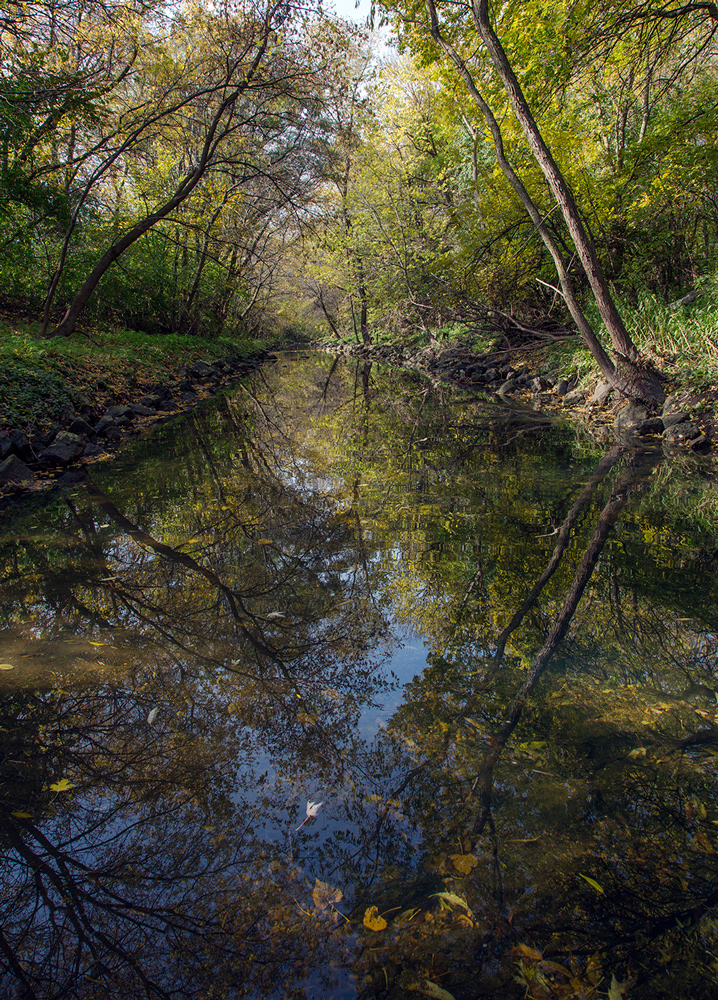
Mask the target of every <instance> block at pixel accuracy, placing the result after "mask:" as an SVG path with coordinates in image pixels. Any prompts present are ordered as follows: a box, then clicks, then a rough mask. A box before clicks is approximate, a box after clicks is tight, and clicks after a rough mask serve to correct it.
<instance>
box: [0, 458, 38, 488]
mask: <svg viewBox="0 0 718 1000" xmlns="http://www.w3.org/2000/svg"><path fill="white" fill-rule="evenodd" d="M34 478H35V476H34V475H33V473H32V472H31V471H30V469H28V467H27V466H26V465H24V464H23V463H22V462H21V461H20V459H19V458H18V457H17V455H9V456H8V457H7V458H6V459H5V461H4V462H1V463H0V483H27V482H30V481H31V480H33V479H34Z"/></svg>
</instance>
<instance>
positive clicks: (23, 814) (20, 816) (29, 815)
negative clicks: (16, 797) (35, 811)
mask: <svg viewBox="0 0 718 1000" xmlns="http://www.w3.org/2000/svg"><path fill="white" fill-rule="evenodd" d="M10 815H11V816H14V817H15V819H32V813H26V812H21V811H20V810H19V809H14V810H13V811H12V812H11V813H10Z"/></svg>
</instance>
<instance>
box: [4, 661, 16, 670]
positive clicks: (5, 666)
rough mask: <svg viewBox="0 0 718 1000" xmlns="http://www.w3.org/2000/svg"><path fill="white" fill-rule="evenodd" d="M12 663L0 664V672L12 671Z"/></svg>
mask: <svg viewBox="0 0 718 1000" xmlns="http://www.w3.org/2000/svg"><path fill="white" fill-rule="evenodd" d="M14 669H15V667H14V666H13V665H12V663H0V670H14Z"/></svg>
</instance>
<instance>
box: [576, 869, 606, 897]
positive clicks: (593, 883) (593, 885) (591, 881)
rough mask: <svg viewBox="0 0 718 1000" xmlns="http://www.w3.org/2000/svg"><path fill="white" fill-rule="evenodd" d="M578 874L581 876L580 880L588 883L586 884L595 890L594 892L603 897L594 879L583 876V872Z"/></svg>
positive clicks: (600, 888)
mask: <svg viewBox="0 0 718 1000" xmlns="http://www.w3.org/2000/svg"><path fill="white" fill-rule="evenodd" d="M578 874H579V875H580V876H581V878H582V879H585V880H586V882H588V884H589V885H590V886H591V887H592V888H594V889H595V890H596V892H600V893H601V895H603V888H602V886H600V885H599V884H598V882H597V881H596V879H595V878H589V876H588V875H584V874H583V872H579V873H578Z"/></svg>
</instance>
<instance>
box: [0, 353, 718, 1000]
mask: <svg viewBox="0 0 718 1000" xmlns="http://www.w3.org/2000/svg"><path fill="white" fill-rule="evenodd" d="M717 513H718V494H717V493H716V483H715V478H714V470H713V468H712V466H710V464H707V463H706V462H705V461H704V460H700V459H698V458H696V457H695V456H684V457H680V458H676V459H672V460H666V459H664V457H663V456H662V454H661V453H660V451H659V450H656V451H650V450H649V451H644V452H636V451H631V450H629V449H627V448H625V447H622V446H620V445H616V446H614V447H612V448H609V449H608V450H607V451H605V452H602V451H601V450H600V449H599V448H598V446H597V445H596V444H595V442H594V441H592V440H591V439H590V438H589V437H588V436H587V435H585V434H583V433H582V432H581V431H580V430H579V429H577V428H576V427H574V426H571V425H569V424H564V423H561V422H560V421H557V420H556V419H555V418H553V417H549V416H546V415H544V414H541V413H540V412H536V411H534V410H533V409H531V408H530V407H529V406H522V405H521V404H518V403H507V402H500V401H497V400H496V399H493V400H486V399H482V398H480V397H475V396H471V395H468V394H467V393H465V392H464V391H463V390H460V389H457V388H455V387H452V386H448V385H447V386H439V387H436V386H433V385H431V384H429V383H428V382H426V381H423V380H422V379H421V378H419V377H417V376H410V375H407V374H405V373H401V372H397V371H393V370H390V369H387V368H378V367H376V366H372V365H370V364H362V363H361V362H358V363H357V362H347V361H345V360H338V359H333V358H331V357H329V356H327V355H313V354H311V355H294V354H286V355H280V356H279V358H278V360H277V362H276V363H275V364H267V365H265V366H264V368H262V369H261V370H260V371H258V372H256V373H254V374H253V375H251V376H249V377H247V378H246V379H245V380H244V381H243V382H242V383H241V384H240V385H238V386H236V387H234V388H233V389H232V390H231V391H229V392H227V393H226V394H224V395H222V396H219V397H217V398H216V399H214V400H212V401H210V402H208V403H207V404H206V405H202V406H200V407H198V408H197V409H196V410H195V411H194V412H193V413H191V414H189V415H187V416H184V417H182V418H180V419H178V420H176V421H174V422H172V423H169V424H166V425H164V426H162V427H160V428H157V430H156V431H155V432H153V433H152V434H151V435H149V436H148V437H147V438H145V439H143V440H140V441H138V442H136V443H134V444H133V445H131V446H128V447H126V448H125V449H123V450H122V451H121V452H120V453H119V454H118V455H117V456H116V457H115V458H114V459H113V460H112V461H107V462H100V463H98V464H96V465H93V466H91V467H89V472H88V476H87V478H86V480H85V481H84V482H81V483H78V484H77V485H76V486H73V487H71V488H69V489H68V490H66V491H65V492H64V493H62V494H57V495H56V496H55V497H54V498H52V499H51V500H48V499H47V498H46V497H45V498H38V499H37V500H36V501H34V502H33V503H29V504H28V505H26V506H24V507H23V508H21V509H19V510H17V511H15V512H13V513H12V514H11V515H9V516H7V517H6V518H5V520H4V522H3V523H2V525H1V526H0V551H1V553H2V561H1V562H0V614H1V616H2V617H1V619H0V621H1V622H2V634H1V636H0V661H2V664H1V670H0V759H1V761H2V786H1V789H0V844H1V846H0V851H1V857H2V861H1V863H0V883H2V893H1V894H0V925H1V926H2V934H0V994H1V995H3V996H7V997H17V998H26V997H27V998H29V997H35V998H38V1000H51V998H52V1000H55V998H57V1000H59V998H61V997H63V998H64V997H70V998H78V1000H85V998H92V1000H95V998H97V1000H100V998H103V1000H104V998H108V997H110V998H122V1000H126V998H135V997H145V996H148V997H167V998H172V1000H188V998H198V1000H199V998H228V1000H229V998H235V997H236V998H239V997H247V998H257V1000H260V998H265V997H266V998H270V997H271V998H282V1000H284V998H294V997H297V998H300V997H304V998H309V1000H313V998H324V997H326V998H332V1000H345V998H346V1000H350V998H355V997H356V998H362V1000H371V998H375V997H376V998H377V1000H378V998H383V997H386V998H404V997H414V996H416V997H421V996H429V997H436V998H442V997H443V998H444V1000H446V998H451V997H453V998H455V1000H475V998H492V997H496V998H499V997H501V998H509V1000H510V998H513V997H516V998H520V997H524V996H528V997H531V998H533V1000H544V998H546V1000H548V998H555V997H559V998H572V997H576V998H578V997H583V998H592V997H606V996H607V995H608V996H610V998H611V1000H620V998H621V997H628V998H631V1000H644V998H645V1000H649V998H650V1000H656V998H662V997H665V998H669V997H671V998H675V997H680V996H689V995H690V996H691V997H693V998H694V1000H701V998H703V997H705V998H706V1000H707V998H709V997H714V996H715V995H716V993H717V992H718V920H717V919H716V906H717V905H718V891H717V890H716V885H718V801H717V798H716V768H717V766H718V721H717V712H718V675H717V667H716V647H717V646H718V594H717V589H718V559H717V558H716V555H717V551H718V549H717V544H716V543H717V536H718V521H717V519H716V514H717ZM318 803H320V805H319V807H318V808H317V804H318Z"/></svg>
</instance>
